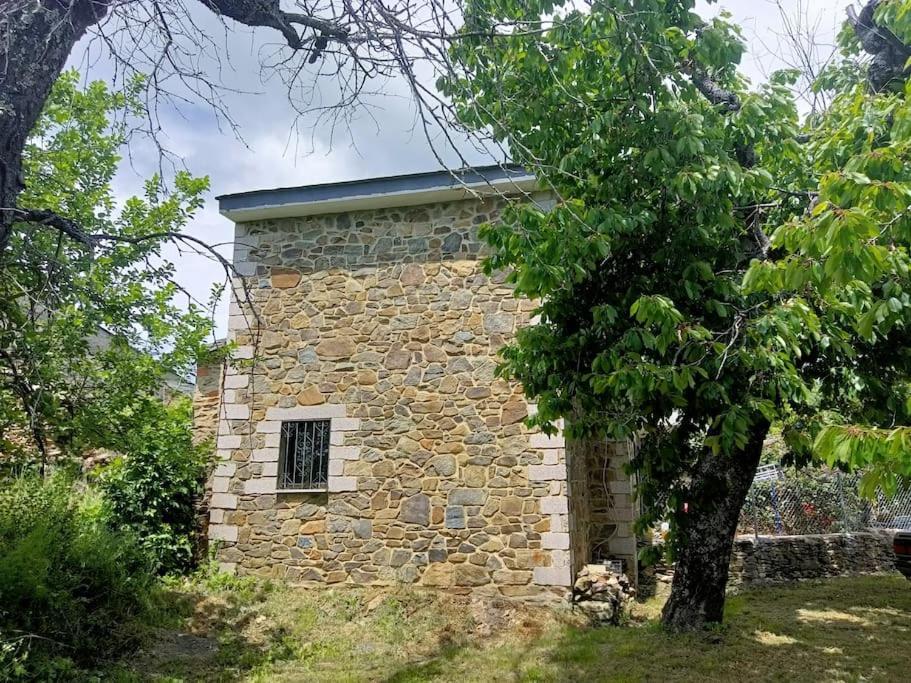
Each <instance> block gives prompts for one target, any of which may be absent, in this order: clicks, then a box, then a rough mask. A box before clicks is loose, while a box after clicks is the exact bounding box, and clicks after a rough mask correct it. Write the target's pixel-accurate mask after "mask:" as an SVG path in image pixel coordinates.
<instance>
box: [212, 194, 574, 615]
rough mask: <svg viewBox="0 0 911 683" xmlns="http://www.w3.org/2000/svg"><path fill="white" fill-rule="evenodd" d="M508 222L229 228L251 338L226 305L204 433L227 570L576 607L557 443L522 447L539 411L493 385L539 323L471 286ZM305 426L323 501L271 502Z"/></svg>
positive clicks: (436, 208)
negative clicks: (210, 448)
mask: <svg viewBox="0 0 911 683" xmlns="http://www.w3.org/2000/svg"><path fill="white" fill-rule="evenodd" d="M500 207H501V204H500V200H494V199H469V200H461V201H453V202H448V203H439V204H427V205H421V206H417V207H409V208H404V209H372V210H366V211H361V212H354V213H342V214H333V215H317V216H308V217H302V218H283V219H275V220H264V221H257V222H249V223H239V224H237V225H236V231H235V255H234V262H235V266H236V267H237V268H238V271H239V272H240V273H241V274H243V276H244V280H245V283H246V284H247V286H248V291H249V292H250V293H251V294H252V297H253V301H254V305H255V306H256V308H257V310H258V313H259V319H260V325H261V327H260V328H259V329H258V330H253V329H251V325H252V321H253V320H254V319H255V316H252V315H250V312H249V311H247V310H245V309H244V308H243V307H242V306H241V305H239V303H238V301H242V300H243V298H242V297H238V296H235V299H234V300H233V301H232V303H231V306H230V313H229V315H230V317H229V335H230V337H231V339H232V340H233V341H234V342H235V343H236V344H237V353H236V354H235V359H238V360H236V361H235V362H234V363H233V364H230V365H229V366H228V367H227V369H226V370H225V373H224V377H223V378H222V381H221V384H220V389H217V390H216V389H213V385H212V380H211V376H210V375H209V374H207V373H206V372H203V375H204V376H205V385H206V391H205V392H204V401H203V403H204V410H202V411H201V412H199V411H198V413H197V419H198V420H202V421H204V422H208V423H209V425H208V426H206V425H202V426H198V429H208V430H209V431H210V432H215V437H216V438H215V441H216V446H217V458H218V461H217V466H216V468H215V470H214V472H213V475H212V477H210V480H209V483H208V494H209V500H210V520H209V538H210V540H211V541H212V542H213V543H214V544H215V547H216V548H217V556H218V559H219V561H220V562H221V563H222V565H223V566H224V567H225V568H226V569H231V570H234V571H237V572H239V573H242V574H252V575H259V576H270V577H275V578H281V579H287V580H291V581H300V582H316V583H320V584H342V583H352V584H369V585H391V584H396V583H406V584H416V585H422V586H432V587H440V588H447V589H450V590H455V591H459V592H469V591H472V592H481V593H488V594H491V595H500V596H506V597H517V598H523V599H524V598H532V599H536V598H540V597H546V596H551V597H553V596H556V595H562V594H565V593H566V591H568V589H569V587H570V586H571V585H572V581H573V575H574V570H575V569H578V566H579V564H580V563H584V562H587V561H588V558H587V557H582V555H583V554H584V553H585V550H581V551H580V550H578V549H576V548H575V547H574V542H573V539H572V538H571V534H570V528H571V524H570V513H571V510H572V509H573V506H571V505H570V498H569V496H570V491H569V486H570V483H569V481H570V478H569V477H568V475H567V461H566V449H565V447H564V442H563V437H562V436H560V435H557V436H547V435H544V434H541V433H537V432H534V431H532V430H529V429H528V428H527V427H526V426H525V424H524V419H525V418H526V417H527V416H528V415H529V412H530V411H533V410H534V406H530V405H529V403H528V401H527V400H526V398H525V397H524V396H523V395H522V392H521V389H520V387H519V386H518V385H516V384H514V383H511V382H508V381H506V380H504V379H501V378H497V377H495V375H494V369H495V366H496V363H497V352H498V350H499V349H500V348H501V347H502V346H503V345H504V344H505V343H506V342H508V341H509V340H510V339H511V338H512V336H513V335H514V334H515V331H516V329H517V328H519V327H521V326H522V325H525V324H528V322H529V320H530V319H531V316H532V313H533V305H532V304H531V303H530V302H527V301H523V300H520V299H517V298H514V297H513V296H512V292H511V290H510V288H509V286H508V285H506V284H505V283H504V282H503V281H502V278H498V277H496V276H494V277H487V276H485V275H484V274H483V273H482V270H481V267H480V262H479V257H480V255H481V251H482V245H481V243H480V241H479V240H478V237H477V227H478V226H479V225H480V224H482V223H484V222H486V221H488V220H496V217H497V215H498V212H499V209H500ZM237 285H238V283H235V288H236V287H237ZM216 393H217V394H218V399H219V401H218V406H217V409H213V407H212V406H213V396H214V395H215V394H216ZM200 395H201V394H200V391H199V390H198V391H197V397H199V396H200ZM200 400H201V399H198V400H197V404H199V403H200ZM309 420H329V432H330V437H329V438H330V445H329V448H328V468H327V483H326V485H325V486H324V487H322V489H323V490H316V491H313V490H311V491H294V492H285V491H282V490H280V489H278V488H277V486H278V472H279V467H280V463H279V460H280V457H281V443H282V425H283V423H285V422H291V421H309ZM213 423H214V424H213ZM575 546H578V544H575Z"/></svg>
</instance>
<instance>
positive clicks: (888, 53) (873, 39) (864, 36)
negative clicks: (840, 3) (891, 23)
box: [847, 0, 911, 91]
mask: <svg viewBox="0 0 911 683" xmlns="http://www.w3.org/2000/svg"><path fill="white" fill-rule="evenodd" d="M881 3H882V0H867V4H866V5H864V7H863V9H861V10H860V13H859V14H858V12H857V10H856V9H855V8H854V7H848V10H847V13H848V23H849V24H851V27H852V28H853V29H854V34H855V35H856V36H857V39H858V40H859V41H860V44H861V46H862V47H863V49H864V52H867V53H868V54H870V55H872V56H873V59H872V61H871V62H870V68H869V70H868V72H867V80H868V81H869V83H870V87H871V88H873V90H875V91H880V90H882V89H883V88H885V87H886V86H887V85H888V84H889V83H891V82H892V81H894V80H896V79H904V77H905V76H906V75H907V70H906V69H905V64H906V63H907V61H908V59H909V58H911V47H909V46H907V45H905V44H904V43H903V42H902V41H901V40H900V39H899V38H898V36H896V35H895V34H894V33H892V31H890V30H889V29H887V28H885V27H884V26H879V25H878V24H877V23H876V19H875V16H874V15H875V14H876V9H877V7H879V5H880V4H881Z"/></svg>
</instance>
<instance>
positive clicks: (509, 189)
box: [219, 174, 540, 223]
mask: <svg viewBox="0 0 911 683" xmlns="http://www.w3.org/2000/svg"><path fill="white" fill-rule="evenodd" d="M352 189H353V190H356V188H352ZM539 189H540V187H539V185H538V182H537V180H536V179H535V177H534V176H533V175H531V174H522V175H514V176H510V177H507V178H497V179H491V180H484V181H478V182H470V183H457V182H455V181H452V182H451V183H449V184H446V185H439V186H436V187H426V188H420V189H414V190H398V191H389V192H370V193H362V194H359V193H357V192H356V191H353V192H352V193H351V194H350V195H347V196H340V197H332V198H327V199H317V200H314V199H308V200H306V201H294V199H293V196H290V192H289V191H286V190H283V191H276V192H275V194H274V197H271V198H270V197H260V198H259V201H257V202H250V203H249V204H248V203H247V202H226V201H224V199H222V201H221V202H220V207H219V212H220V213H221V214H222V215H223V216H225V217H226V218H228V219H230V220H232V221H234V222H235V223H245V222H249V221H258V220H269V219H274V218H297V217H304V216H316V215H325V214H332V213H344V212H350V211H367V210H371V209H384V208H395V207H406V206H418V205H421V204H432V203H438V202H450V201H458V200H461V199H470V198H476V197H479V196H480V197H486V196H502V195H517V194H519V195H521V194H527V193H529V192H535V191H537V190H539ZM283 195H285V197H288V198H287V199H285V198H284V197H283ZM225 199H227V198H225ZM264 200H265V201H264ZM231 204H234V205H233V206H231ZM244 204H246V205H244Z"/></svg>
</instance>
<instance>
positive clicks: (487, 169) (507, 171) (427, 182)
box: [215, 164, 530, 212]
mask: <svg viewBox="0 0 911 683" xmlns="http://www.w3.org/2000/svg"><path fill="white" fill-rule="evenodd" d="M529 175H530V174H529V172H528V171H526V170H525V169H524V168H522V167H521V166H519V165H517V164H506V165H499V164H497V165H492V166H477V167H473V168H468V169H464V170H459V171H429V172H424V173H409V174H405V175H396V176H385V177H380V178H366V179H363V180H348V181H344V182H339V183H321V184H318V185H300V186H297V187H278V188H274V189H271V190H251V191H248V192H236V193H233V194H223V195H219V196H217V197H216V198H215V199H217V200H218V210H219V211H221V212H225V211H237V210H243V209H256V208H260V207H267V206H279V205H282V204H308V203H311V202H324V201H331V200H340V199H347V198H351V197H369V196H372V195H385V194H401V193H409V192H422V191H428V190H434V189H441V188H450V187H451V188H457V187H459V186H460V185H480V184H485V183H495V182H503V181H508V180H510V179H513V180H518V179H520V178H524V177H527V176H529Z"/></svg>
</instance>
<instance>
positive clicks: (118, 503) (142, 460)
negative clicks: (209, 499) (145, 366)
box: [98, 399, 206, 574]
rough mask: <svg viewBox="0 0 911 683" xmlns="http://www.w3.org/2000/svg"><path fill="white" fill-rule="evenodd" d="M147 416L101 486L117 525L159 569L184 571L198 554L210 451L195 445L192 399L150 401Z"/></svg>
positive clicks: (103, 474)
mask: <svg viewBox="0 0 911 683" xmlns="http://www.w3.org/2000/svg"><path fill="white" fill-rule="evenodd" d="M153 401H154V399H153ZM144 412H145V413H147V414H146V419H144V420H142V421H139V422H138V425H137V427H136V428H135V429H133V430H131V431H130V433H129V435H128V436H127V437H126V438H125V440H124V443H122V444H120V448H121V449H122V452H124V453H126V455H125V456H123V457H118V458H115V459H114V460H113V461H112V462H111V463H109V464H108V465H107V466H105V467H104V468H103V469H102V470H101V472H100V474H99V476H98V483H99V485H100V487H101V490H102V491H103V492H104V494H105V497H106V498H107V499H108V500H109V501H110V505H111V510H112V512H113V515H114V517H115V521H116V523H117V524H118V525H119V526H120V527H121V528H123V529H127V530H131V531H133V532H135V533H136V535H137V536H138V537H139V538H140V542H141V543H142V545H143V547H144V548H145V549H146V550H147V551H148V553H149V554H150V556H151V557H152V558H153V559H154V560H155V563H156V570H157V571H158V572H159V573H161V574H168V573H175V572H178V573H179V572H185V571H187V570H188V569H190V568H191V567H192V565H193V559H194V556H195V552H194V551H195V544H194V539H195V534H196V502H197V500H198V499H199V496H200V495H201V493H202V486H203V479H204V473H205V453H206V448H205V447H203V446H199V445H194V444H193V438H192V436H193V432H192V412H191V406H190V403H189V401H185V400H182V401H177V402H176V403H174V404H172V405H170V406H164V405H162V404H161V403H158V402H150V403H149V404H148V405H147V406H146V409H145V411H144Z"/></svg>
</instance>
